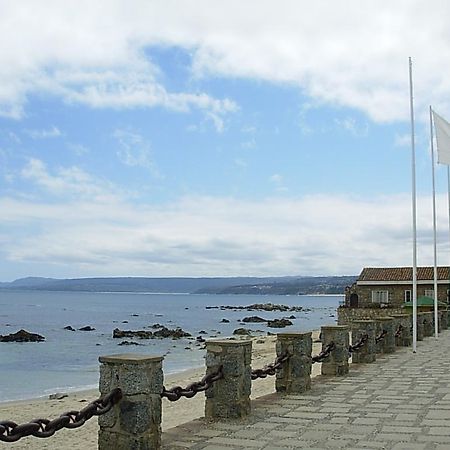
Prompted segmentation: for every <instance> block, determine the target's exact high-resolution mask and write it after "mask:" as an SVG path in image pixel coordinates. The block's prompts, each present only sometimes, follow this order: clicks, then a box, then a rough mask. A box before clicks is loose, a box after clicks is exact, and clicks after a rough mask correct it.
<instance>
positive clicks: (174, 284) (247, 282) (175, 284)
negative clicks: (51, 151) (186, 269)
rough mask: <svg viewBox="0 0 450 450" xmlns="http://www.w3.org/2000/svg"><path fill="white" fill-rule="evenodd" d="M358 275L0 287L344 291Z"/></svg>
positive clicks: (34, 281)
mask: <svg viewBox="0 0 450 450" xmlns="http://www.w3.org/2000/svg"><path fill="white" fill-rule="evenodd" d="M355 280H356V276H343V277H228V278H220V277H217V278H181V277H179V278H146V277H114V278H71V279H55V278H40V277H27V278H20V279H18V280H15V281H12V282H7V283H5V282H3V283H0V290H43V291H84V292H160V293H196V294H260V295H266V294H278V295H286V294H290V295H300V294H342V293H343V292H344V289H345V286H347V285H350V284H352V283H353V282H354V281H355Z"/></svg>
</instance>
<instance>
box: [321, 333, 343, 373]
mask: <svg viewBox="0 0 450 450" xmlns="http://www.w3.org/2000/svg"><path fill="white" fill-rule="evenodd" d="M348 331H349V330H348V327H347V326H346V325H328V326H323V327H322V329H321V332H322V350H324V349H325V347H326V346H327V345H328V344H330V343H331V342H334V345H335V348H334V350H333V351H332V352H331V354H330V356H329V357H328V358H326V359H325V360H324V361H323V363H322V375H337V376H342V375H345V374H347V373H348V348H349V335H348Z"/></svg>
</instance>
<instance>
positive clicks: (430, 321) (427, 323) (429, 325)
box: [422, 311, 434, 337]
mask: <svg viewBox="0 0 450 450" xmlns="http://www.w3.org/2000/svg"><path fill="white" fill-rule="evenodd" d="M422 314H423V317H424V321H423V335H424V337H428V336H433V334H434V313H433V312H428V311H427V312H423V313H422Z"/></svg>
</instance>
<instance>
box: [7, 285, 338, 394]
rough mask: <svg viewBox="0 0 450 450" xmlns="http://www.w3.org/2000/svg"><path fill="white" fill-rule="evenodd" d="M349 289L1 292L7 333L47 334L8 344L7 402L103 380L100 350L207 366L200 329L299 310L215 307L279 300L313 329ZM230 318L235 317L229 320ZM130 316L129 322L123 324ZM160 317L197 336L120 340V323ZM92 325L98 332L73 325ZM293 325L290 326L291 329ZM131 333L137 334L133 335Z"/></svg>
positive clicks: (225, 329)
mask: <svg viewBox="0 0 450 450" xmlns="http://www.w3.org/2000/svg"><path fill="white" fill-rule="evenodd" d="M341 299H342V297H341V296H253V295H193V294H141V293H139V294H137V293H84V292H45V291H44V292H41V291H18V292H4V291H3V292H0V334H3V335H5V334H10V333H14V332H16V331H18V330H19V329H21V328H24V329H25V330H27V331H29V332H33V333H39V334H41V335H43V336H45V338H46V341H45V342H42V343H0V402H2V401H7V400H17V399H26V398H34V397H39V396H46V395H48V394H49V393H53V392H57V391H59V392H60V391H66V392H67V391H70V390H79V389H86V388H91V387H96V386H97V385H98V372H99V370H98V357H99V356H100V355H109V354H114V353H129V352H136V353H144V354H151V355H165V359H164V372H165V373H174V372H179V371H181V370H184V369H188V368H193V367H201V366H203V364H204V361H203V358H204V353H205V351H204V350H202V349H201V348H200V347H199V346H197V345H196V341H195V338H196V337H197V336H199V332H200V331H205V332H206V333H207V334H205V335H203V336H204V337H205V338H208V337H225V336H230V335H232V332H233V330H234V329H235V328H238V327H242V326H244V327H245V328H251V329H253V330H255V332H256V330H261V334H266V333H267V331H273V332H276V331H277V330H276V329H270V328H267V327H266V325H265V323H255V324H244V325H242V324H240V323H239V321H240V320H241V319H243V318H244V317H245V316H250V315H259V316H261V317H264V318H267V319H273V318H280V317H286V316H289V315H290V314H291V313H288V314H286V313H280V312H271V313H266V312H262V311H259V312H248V311H232V310H226V311H222V310H220V309H207V308H206V307H207V306H220V305H241V306H244V305H250V304H252V303H268V302H271V303H277V304H285V305H290V306H294V305H295V306H303V307H304V308H305V309H310V311H305V312H300V313H294V315H295V316H296V319H295V320H293V322H294V325H293V326H291V327H289V328H287V329H289V330H290V331H308V330H314V329H318V328H320V326H321V325H324V324H332V323H334V322H335V317H334V316H335V314H336V308H337V306H338V304H339V300H341ZM222 319H228V320H229V321H230V322H229V323H221V320H222ZM124 321H127V322H128V323H123V322H124ZM154 323H159V324H162V325H165V326H167V327H168V328H175V327H177V326H179V327H181V328H183V329H184V330H186V331H188V332H189V333H191V334H192V335H193V338H194V339H191V340H189V339H187V338H186V339H180V340H176V341H174V340H172V339H150V340H140V341H138V342H139V343H141V344H144V345H142V346H118V345H117V344H118V343H119V342H120V341H121V340H120V339H113V338H112V330H113V329H114V328H116V327H117V328H120V329H122V330H140V329H144V327H149V326H150V325H152V324H154ZM67 325H70V326H72V327H73V328H75V329H76V330H78V329H79V328H81V327H84V326H88V325H89V326H91V327H94V328H95V331H75V332H73V331H67V330H64V329H63V328H64V327H65V326H67ZM287 329H285V330H287ZM128 340H130V339H128Z"/></svg>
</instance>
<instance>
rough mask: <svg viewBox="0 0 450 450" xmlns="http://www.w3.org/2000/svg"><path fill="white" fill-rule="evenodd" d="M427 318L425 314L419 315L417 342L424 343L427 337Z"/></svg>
mask: <svg viewBox="0 0 450 450" xmlns="http://www.w3.org/2000/svg"><path fill="white" fill-rule="evenodd" d="M425 321H426V319H425V316H424V313H419V312H418V313H417V340H418V341H423V338H424V337H425Z"/></svg>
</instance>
